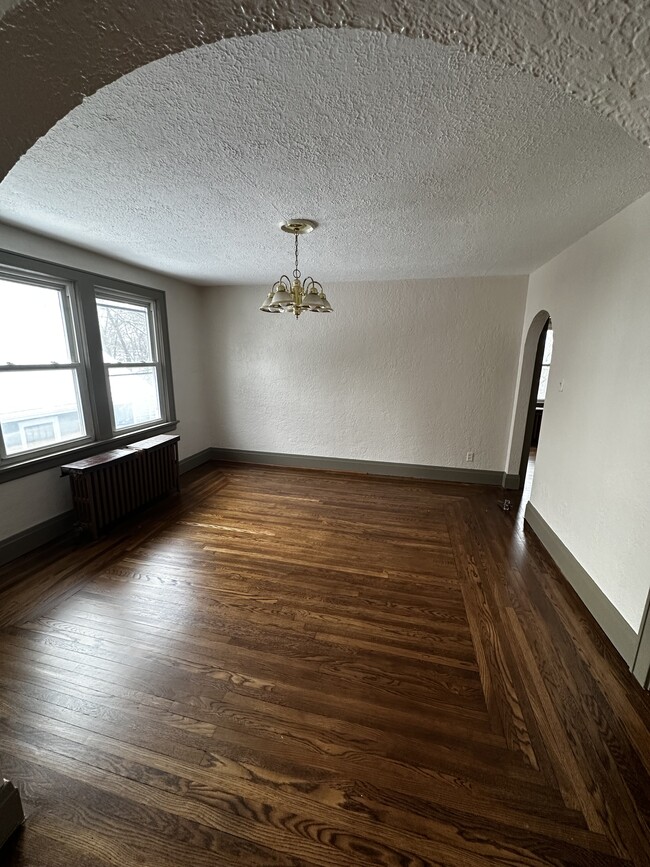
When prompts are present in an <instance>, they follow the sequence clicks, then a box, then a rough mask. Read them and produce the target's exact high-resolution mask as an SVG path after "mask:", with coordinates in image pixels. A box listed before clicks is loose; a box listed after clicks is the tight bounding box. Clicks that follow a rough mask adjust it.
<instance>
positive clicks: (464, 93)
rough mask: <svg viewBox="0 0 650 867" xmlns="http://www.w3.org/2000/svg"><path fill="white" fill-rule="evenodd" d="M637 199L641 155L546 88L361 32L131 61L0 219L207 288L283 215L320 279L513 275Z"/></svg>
mask: <svg viewBox="0 0 650 867" xmlns="http://www.w3.org/2000/svg"><path fill="white" fill-rule="evenodd" d="M649 188H650V153H648V151H647V150H646V149H645V148H643V147H642V146H641V145H639V144H638V143H637V142H635V141H634V140H633V139H631V138H630V137H629V136H627V135H626V134H625V133H624V132H623V131H622V130H621V129H620V128H619V127H617V126H616V125H614V124H611V123H608V122H607V121H606V120H605V119H604V118H602V117H599V116H598V115H597V114H596V113H595V112H593V111H590V110H589V109H588V108H587V107H585V106H583V105H581V104H578V103H576V102H574V101H572V100H569V99H568V98H567V97H565V96H563V95H561V94H559V93H558V92H557V91H556V90H555V89H554V88H552V87H550V86H549V85H547V84H546V83H543V82H540V81H538V80H536V79H534V78H533V77H531V76H528V75H525V74H522V73H520V72H518V71H517V70H514V69H508V68H504V67H499V66H497V65H496V64H495V63H494V62H493V61H489V60H486V59H485V58H482V57H478V56H469V55H467V54H466V53H465V52H464V51H462V50H461V49H458V48H452V47H444V46H441V45H438V44H436V43H432V42H428V41H424V40H411V39H408V38H406V37H400V36H394V35H386V34H380V33H370V32H364V31H359V30H339V31H335V30H325V29H317V30H309V31H302V32H298V31H293V32H284V33H280V34H274V35H271V34H265V35H261V36H252V37H243V38H239V39H233V40H224V41H222V42H220V43H216V44H214V45H211V46H204V47H203V48H200V49H195V50H190V51H186V52H184V53H182V54H177V55H173V56H170V57H167V58H164V59H162V60H159V61H157V62H155V63H152V64H149V65H148V66H146V67H142V68H141V69H139V70H136V71H135V72H133V73H131V74H130V75H128V76H125V77H123V78H121V79H120V80H118V81H117V82H115V83H114V84H112V85H110V86H108V87H106V88H104V89H103V90H101V91H99V92H98V93H97V94H95V95H94V96H93V97H90V98H89V99H87V100H86V101H85V102H84V103H83V105H81V106H79V107H78V108H77V109H75V110H74V111H73V112H71V113H70V114H69V115H68V116H67V117H66V118H64V119H63V120H62V121H60V122H59V123H58V124H57V125H56V127H54V128H53V129H52V130H51V131H50V132H49V133H48V134H47V135H46V136H45V137H44V138H42V139H41V140H40V141H39V142H38V143H37V144H36V145H35V146H34V147H33V148H32V149H31V150H30V151H29V152H28V154H27V155H26V156H25V157H23V158H22V159H21V160H20V162H19V163H18V164H17V165H16V167H15V168H14V169H13V171H12V172H11V173H10V174H9V175H8V177H7V178H6V179H5V181H4V182H3V183H2V184H1V185H0V219H4V220H6V221H8V222H12V223H15V224H17V225H24V226H26V227H30V228H33V229H35V230H37V231H42V232H44V233H46V234H51V235H54V236H55V237H59V238H63V239H65V240H69V241H72V242H73V243H78V244H80V245H82V246H87V247H90V248H92V249H96V250H99V251H102V252H105V253H108V254H110V255H114V256H117V257H120V258H123V259H126V260H128V261H132V262H136V263H139V264H142V265H145V266H149V267H153V268H156V269H158V270H162V271H164V272H166V273H170V274H174V275H177V276H180V277H184V278H188V279H190V280H194V281H196V282H205V283H250V282H252V281H261V282H267V281H270V280H271V279H275V277H276V276H278V274H277V272H278V271H280V270H288V269H289V268H290V262H291V239H290V238H289V237H288V236H286V235H284V234H283V233H281V232H279V231H278V228H277V226H278V223H279V222H280V221H281V220H282V219H286V218H289V217H293V216H305V217H311V218H313V219H316V220H317V221H319V223H320V224H321V226H320V228H319V229H318V230H317V231H316V232H315V233H313V234H312V235H310V236H308V237H306V238H305V239H304V241H303V244H302V251H303V256H302V259H303V266H304V268H303V270H305V271H308V272H311V271H313V272H314V273H315V275H317V276H318V277H319V278H320V279H322V280H359V279H393V278H398V277H402V278H418V277H429V276H453V275H469V274H474V275H482V274H493V273H514V272H528V271H530V270H531V269H533V268H535V267H537V266H538V265H540V264H541V263H542V262H544V261H546V260H548V259H549V258H550V257H551V256H553V255H554V254H555V253H557V252H559V251H560V250H561V249H563V248H565V247H566V246H567V245H568V244H569V243H571V242H572V241H574V240H575V239H577V238H578V237H580V236H581V235H583V234H585V233H586V232H587V231H588V230H590V229H591V228H593V227H594V226H595V225H597V224H599V223H600V222H602V221H603V220H605V219H606V218H607V217H609V216H610V215H612V214H613V213H615V212H616V211H618V210H620V209H621V208H622V207H623V206H625V205H626V204H627V203H629V202H630V201H632V200H634V199H635V198H637V197H638V196H640V195H641V194H642V193H644V192H645V191H646V190H647V189H649Z"/></svg>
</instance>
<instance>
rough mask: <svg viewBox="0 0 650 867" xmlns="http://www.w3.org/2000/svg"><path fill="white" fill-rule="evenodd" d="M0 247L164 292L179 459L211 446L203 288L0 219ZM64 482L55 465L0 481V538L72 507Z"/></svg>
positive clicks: (66, 482) (67, 487) (68, 484)
mask: <svg viewBox="0 0 650 867" xmlns="http://www.w3.org/2000/svg"><path fill="white" fill-rule="evenodd" d="M0 249H4V250H10V251H12V252H14V253H21V254H23V255H26V256H33V257H35V258H39V259H44V260H46V261H50V262H56V263H57V264H60V265H70V266H71V267H74V268H80V269H82V270H86V271H92V272H95V273H97V274H104V275H107V276H110V277H115V278H116V279H119V280H127V281H129V282H132V283H139V284H141V285H143V286H151V287H153V288H155V289H163V290H164V291H165V293H166V301H167V314H168V319H169V340H170V344H171V355H172V372H173V376H174V398H175V401H176V413H177V416H178V418H179V419H180V421H181V424H180V425H179V427H178V433H180V435H181V441H180V456H181V458H183V457H186V456H188V455H192V454H195V453H196V452H199V451H201V450H203V449H205V448H208V447H209V446H210V445H211V442H210V436H209V427H208V413H207V410H206V408H205V401H204V395H205V383H204V374H205V370H204V366H203V364H202V359H201V356H200V346H199V341H197V334H201V332H202V328H203V318H202V303H203V290H202V289H199V288H197V287H195V286H186V285H184V284H182V283H179V282H178V281H176V280H171V279H170V278H168V277H163V276H162V275H160V274H155V273H153V272H151V271H145V270H143V269H140V268H134V267H132V266H130V265H124V264H122V263H119V262H116V261H114V260H112V259H107V258H105V257H103V256H98V255H96V254H95V253H90V252H87V251H83V250H79V249H77V248H75V247H70V246H67V245H66V244H61V243H59V242H57V241H51V240H48V239H46V238H42V237H40V236H38V235H33V234H30V233H28V232H24V231H22V230H19V229H15V228H13V227H9V226H4V225H2V224H0ZM69 486H70V483H69V482H68V480H67V479H61V478H60V473H59V471H58V470H47V471H45V472H43V473H37V474H36V475H32V476H26V477H25V478H22V479H15V480H14V481H11V482H6V483H3V484H1V485H0V539H4V538H7V537H8V536H12V535H13V534H14V533H19V532H20V531H22V530H25V529H27V528H29V527H32V526H34V525H35V524H39V523H40V522H41V521H45V520H47V519H48V518H52V517H54V516H55V515H58V514H61V513H62V512H65V511H67V510H68V509H70V508H72V504H71V501H70V496H69Z"/></svg>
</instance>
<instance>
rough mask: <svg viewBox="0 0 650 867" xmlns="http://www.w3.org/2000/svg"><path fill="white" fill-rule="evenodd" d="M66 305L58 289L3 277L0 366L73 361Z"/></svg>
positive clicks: (1, 287)
mask: <svg viewBox="0 0 650 867" xmlns="http://www.w3.org/2000/svg"><path fill="white" fill-rule="evenodd" d="M63 304H64V297H63V293H62V292H61V291H59V290H58V289H47V288H45V287H44V286H30V285H29V284H27V283H19V282H16V283H14V282H12V281H11V280H5V279H3V278H0V310H2V316H0V365H1V364H7V362H11V364H50V362H52V361H56V362H57V363H58V364H68V363H69V362H71V361H73V359H72V358H71V357H70V347H69V341H68V336H67V330H66V323H65V317H64V315H63Z"/></svg>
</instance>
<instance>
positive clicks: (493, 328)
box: [206, 277, 527, 470]
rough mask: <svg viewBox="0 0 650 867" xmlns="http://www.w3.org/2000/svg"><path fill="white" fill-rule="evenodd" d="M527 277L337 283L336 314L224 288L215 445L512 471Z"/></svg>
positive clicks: (209, 319) (211, 357)
mask: <svg viewBox="0 0 650 867" xmlns="http://www.w3.org/2000/svg"><path fill="white" fill-rule="evenodd" d="M526 283H527V278H525V277H499V278H496V277H495V278H475V279H471V278H465V279H449V280H428V281H427V280H422V281H410V282H385V283H356V284H340V285H333V286H331V287H329V286H328V297H329V298H330V300H331V302H332V304H333V306H334V307H335V308H336V311H335V313H334V314H333V315H331V316H322V315H320V316H319V315H314V314H310V313H305V314H303V315H302V316H301V318H300V320H299V321H297V322H296V321H295V319H294V317H290V316H288V315H286V314H284V315H275V316H274V315H269V314H263V313H260V312H259V311H258V309H257V308H258V307H259V304H260V303H261V302H262V300H263V293H262V292H260V289H259V287H258V288H256V289H249V288H241V287H238V288H230V289H224V288H217V289H213V290H211V291H210V292H209V293H208V297H207V302H208V306H207V312H206V324H207V329H208V333H209V336H210V338H209V346H208V365H209V370H210V374H211V385H210V394H209V397H208V400H209V403H210V405H211V406H212V408H213V410H214V419H213V437H212V439H213V445H215V446H219V447H225V448H237V449H253V450H259V451H272V452H284V453H293V454H306V455H322V456H333V457H340V458H356V459H363V460H376V461H396V462H402V463H411V464H428V465H434V466H451V467H469V468H475V469H486V470H503V469H504V466H505V457H506V447H507V434H508V426H509V421H510V412H511V406H512V400H513V392H514V385H515V376H516V371H517V358H518V354H519V341H520V336H521V327H522V319H523V313H524V306H525V297H526ZM468 451H473V452H475V461H474V463H470V464H468V463H466V461H465V457H466V453H467V452H468Z"/></svg>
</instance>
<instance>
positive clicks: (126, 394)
mask: <svg viewBox="0 0 650 867" xmlns="http://www.w3.org/2000/svg"><path fill="white" fill-rule="evenodd" d="M108 380H109V383H110V388H111V400H112V401H113V416H114V418H115V428H116V430H121V429H122V428H125V427H131V426H132V425H136V424H145V423H146V422H148V421H158V420H159V419H160V418H161V413H160V397H159V395H158V376H157V374H156V368H155V367H109V369H108Z"/></svg>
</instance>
